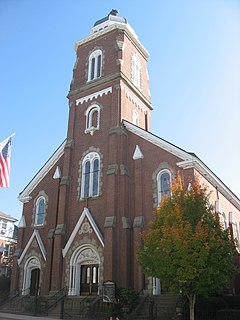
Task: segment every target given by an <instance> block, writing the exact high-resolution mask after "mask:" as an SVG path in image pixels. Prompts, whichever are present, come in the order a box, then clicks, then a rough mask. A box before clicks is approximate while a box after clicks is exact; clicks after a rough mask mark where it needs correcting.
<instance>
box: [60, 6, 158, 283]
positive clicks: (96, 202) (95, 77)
mask: <svg viewBox="0 0 240 320" xmlns="http://www.w3.org/2000/svg"><path fill="white" fill-rule="evenodd" d="M75 51H76V62H75V65H74V69H73V79H72V82H71V85H70V91H69V94H68V99H69V120H68V132H67V140H66V145H65V151H64V164H63V177H62V180H61V188H60V198H59V203H60V206H59V213H58V225H67V226H68V227H67V231H66V234H65V235H64V236H63V238H62V240H59V241H62V243H59V247H63V246H64V241H65V242H66V239H68V238H69V237H71V230H73V229H74V227H75V225H76V223H77V217H79V214H80V213H81V212H84V210H85V211H86V210H87V211H88V212H89V215H91V217H92V219H93V220H94V223H95V224H96V226H97V227H98V229H99V234H101V235H102V239H103V243H104V247H103V248H102V249H101V250H103V251H102V252H103V258H102V264H101V263H100V267H99V268H100V269H99V270H100V271H99V275H100V276H99V277H100V278H99V282H100V283H101V282H103V281H106V280H113V281H115V282H116V283H117V284H118V286H125V287H126V286H129V285H133V283H131V282H132V281H133V280H132V279H133V277H132V275H131V273H130V272H124V270H131V269H133V268H132V264H133V253H132V252H131V250H130V248H131V241H132V236H131V228H132V226H131V221H132V218H131V214H132V212H131V208H130V193H131V190H130V172H129V167H128V162H129V155H128V133H127V130H126V129H125V127H124V124H123V120H126V121H128V122H130V123H132V124H134V125H136V126H138V127H141V128H143V129H144V130H148V129H149V127H150V113H151V109H152V107H151V101H150V92H149V79H148V71H147V60H148V57H149V54H148V52H147V50H146V49H145V48H144V46H143V45H142V44H141V42H140V41H139V39H138V37H137V35H136V33H135V32H134V30H133V29H132V28H131V26H130V25H129V23H128V22H127V20H126V19H125V18H123V17H120V16H119V15H118V11H117V10H112V11H111V12H110V13H109V14H108V15H107V16H106V17H104V18H103V19H101V20H99V21H97V22H96V23H95V24H94V26H93V27H92V29H91V33H90V35H89V36H87V37H85V38H83V39H82V40H80V41H78V42H77V43H76V45H75ZM131 152H132V153H133V152H134V150H131ZM68 230H69V231H68ZM64 237H65V238H64ZM99 237H100V236H99ZM64 239H65V240H64ZM56 241H57V240H56ZM120 253H121V254H120ZM56 255H57V253H56ZM59 255H60V253H59ZM54 260H55V261H60V256H59V257H57V256H55V257H54ZM55 281H56V283H57V281H58V279H55ZM56 287H59V285H57V284H56Z"/></svg>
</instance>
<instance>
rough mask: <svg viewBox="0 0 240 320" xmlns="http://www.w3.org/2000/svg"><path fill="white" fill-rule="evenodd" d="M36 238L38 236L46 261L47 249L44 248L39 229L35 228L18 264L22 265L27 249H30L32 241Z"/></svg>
mask: <svg viewBox="0 0 240 320" xmlns="http://www.w3.org/2000/svg"><path fill="white" fill-rule="evenodd" d="M34 238H36V240H37V243H38V246H39V249H40V251H41V253H42V256H43V259H44V261H46V250H45V248H44V245H43V242H42V239H41V237H40V234H39V232H38V230H33V233H32V235H31V237H30V239H29V240H28V243H27V245H26V246H25V248H24V250H23V252H22V254H21V256H20V257H19V259H18V265H20V263H21V262H22V260H23V258H24V257H25V254H26V253H27V251H28V249H29V247H30V245H31V243H32V241H33V239H34Z"/></svg>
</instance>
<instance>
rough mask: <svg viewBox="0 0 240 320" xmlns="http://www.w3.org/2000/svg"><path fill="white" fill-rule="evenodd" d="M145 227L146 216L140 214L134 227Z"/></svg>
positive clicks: (135, 219)
mask: <svg viewBox="0 0 240 320" xmlns="http://www.w3.org/2000/svg"><path fill="white" fill-rule="evenodd" d="M143 227H144V216H138V217H135V218H134V221H133V228H143Z"/></svg>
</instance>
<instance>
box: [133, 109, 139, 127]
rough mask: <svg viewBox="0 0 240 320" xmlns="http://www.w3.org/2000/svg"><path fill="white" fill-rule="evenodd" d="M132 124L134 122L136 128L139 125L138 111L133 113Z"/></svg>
mask: <svg viewBox="0 0 240 320" xmlns="http://www.w3.org/2000/svg"><path fill="white" fill-rule="evenodd" d="M132 122H133V124H135V125H136V126H138V125H139V115H138V113H137V111H136V110H133V112H132Z"/></svg>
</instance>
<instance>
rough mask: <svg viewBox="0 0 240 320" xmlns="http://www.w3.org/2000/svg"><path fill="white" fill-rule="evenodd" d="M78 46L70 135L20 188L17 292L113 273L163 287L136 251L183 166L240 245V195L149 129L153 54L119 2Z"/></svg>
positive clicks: (43, 290)
mask: <svg viewBox="0 0 240 320" xmlns="http://www.w3.org/2000/svg"><path fill="white" fill-rule="evenodd" d="M75 51H76V63H75V65H74V69H73V78H72V82H71V85H70V90H69V93H68V100H69V118H68V130H67V137H66V140H65V141H64V142H63V143H62V144H61V145H60V146H59V148H58V149H57V150H56V152H55V153H54V154H53V155H52V156H51V157H50V158H49V160H48V161H47V162H46V163H45V164H44V166H43V167H42V168H41V169H40V170H39V171H38V173H37V174H36V175H35V176H34V177H33V179H32V180H31V181H30V182H29V184H28V185H27V186H26V187H25V188H24V190H23V191H22V192H21V193H20V195H19V200H20V201H21V202H22V203H23V212H22V217H21V219H20V222H19V237H18V249H17V251H16V252H15V265H14V270H13V274H12V282H11V291H12V293H15V292H21V293H22V295H27V294H30V295H35V294H36V292H38V293H40V294H49V293H51V292H56V291H58V290H60V289H61V288H67V290H68V295H69V296H79V295H88V294H91V295H100V294H102V288H103V284H104V282H105V281H113V282H114V283H116V286H117V287H132V288H134V289H135V290H136V291H140V290H142V289H146V290H149V292H151V293H153V294H161V281H160V280H159V279H156V278H151V277H148V276H147V275H144V274H143V273H142V270H141V267H140V266H139V264H138V262H137V259H136V253H137V249H138V246H139V245H140V244H141V232H142V231H143V230H144V228H146V227H147V225H148V223H149V222H150V221H151V219H152V217H153V216H152V212H153V210H154V208H156V207H157V206H158V204H159V203H160V201H161V198H162V197H163V196H164V195H165V194H169V193H170V188H171V183H172V181H173V179H174V177H175V175H176V173H177V172H181V174H182V176H183V177H184V182H185V184H186V187H187V185H188V183H189V181H191V179H193V178H194V177H198V178H199V179H200V181H201V182H202V183H203V184H205V185H207V186H208V189H209V191H212V193H211V201H212V203H213V204H214V206H215V210H216V213H217V214H218V215H219V219H220V220H221V222H222V224H223V227H224V228H227V227H229V226H230V228H231V231H232V235H233V237H234V238H236V239H237V241H238V244H239V222H240V200H239V199H238V198H237V197H236V195H235V194H234V193H233V192H232V191H231V190H230V189H229V188H228V187H227V186H226V185H225V184H224V183H223V182H222V181H221V180H220V179H219V178H218V177H217V176H216V175H215V174H214V173H213V172H212V171H211V170H210V169H209V168H208V167H207V166H206V165H205V164H204V163H203V162H202V161H201V160H200V159H199V158H198V157H197V156H196V155H195V154H194V153H189V152H187V151H185V150H183V149H181V148H180V147H178V146H176V145H174V144H172V143H170V142H168V141H166V140H163V139H161V138H160V137H158V136H156V135H154V134H153V133H151V131H150V127H151V111H152V105H151V97H150V90H149V77H148V67H147V62H148V58H149V53H148V51H147V50H146V48H145V47H144V46H143V44H142V43H141V42H140V41H139V39H138V36H137V35H136V33H135V31H134V30H133V29H132V28H131V26H130V25H129V23H128V22H127V20H126V19H125V18H123V17H120V16H119V15H118V13H117V10H112V11H111V12H110V13H109V14H108V15H107V16H106V17H105V18H103V19H101V20H99V21H97V22H96V23H95V24H94V26H93V27H92V29H91V32H90V35H89V36H87V37H86V38H83V39H82V40H80V41H78V42H77V43H76V45H75ZM237 250H239V248H237ZM232 290H233V291H234V290H235V291H236V288H233V289H232Z"/></svg>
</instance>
